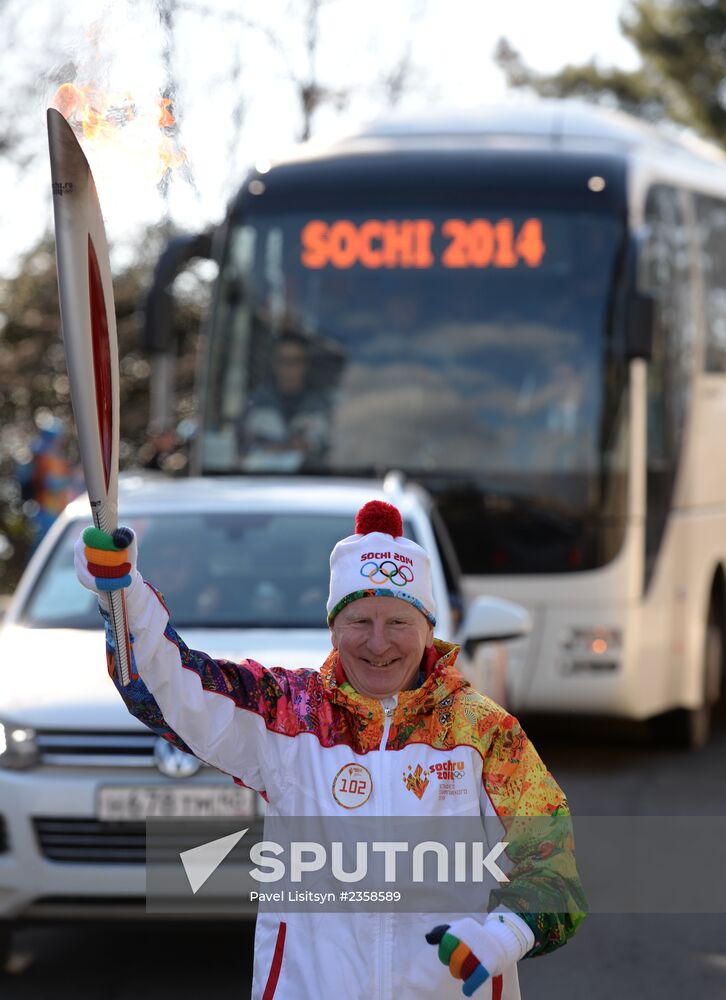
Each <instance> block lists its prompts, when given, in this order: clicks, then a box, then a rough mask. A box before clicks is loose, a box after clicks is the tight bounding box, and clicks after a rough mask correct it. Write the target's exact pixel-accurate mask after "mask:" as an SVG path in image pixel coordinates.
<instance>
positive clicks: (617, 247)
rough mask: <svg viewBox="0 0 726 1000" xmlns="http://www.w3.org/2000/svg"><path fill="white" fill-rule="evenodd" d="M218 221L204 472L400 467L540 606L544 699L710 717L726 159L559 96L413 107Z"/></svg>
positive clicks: (476, 554) (699, 721)
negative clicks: (492, 108)
mask: <svg viewBox="0 0 726 1000" xmlns="http://www.w3.org/2000/svg"><path fill="white" fill-rule="evenodd" d="M213 243H214V245H215V247H216V249H215V251H214V255H215V256H216V258H217V261H218V264H219V277H218V280H217V283H216V294H215V304H214V308H213V312H212V315H211V317H210V319H209V322H208V327H207V332H206V341H205V343H206V353H205V364H204V371H203V375H202V381H201V387H200V398H201V401H202V414H201V418H200V431H199V435H198V440H197V453H196V466H197V471H202V472H204V473H209V474H224V473H231V472H235V473H239V472H245V471H246V472H248V473H250V474H260V473H264V474H285V475H301V474H305V475H316V476H318V475H323V476H335V477H340V476H370V475H371V474H374V475H380V474H382V473H385V472H386V471H387V470H391V469H395V470H400V471H401V472H402V473H403V474H404V475H405V476H407V477H410V478H411V479H413V480H415V481H417V482H419V483H421V484H423V485H424V486H425V487H426V488H427V489H428V490H429V491H430V492H431V493H432V494H433V496H434V497H435V499H436V503H437V507H438V510H439V512H440V514H441V517H442V519H443V521H444V522H445V524H446V526H447V527H448V531H449V533H450V535H451V537H452V539H453V542H454V546H455V548H456V551H457V554H458V558H459V561H460V563H461V566H462V569H463V572H464V575H465V586H466V590H467V593H468V595H469V596H473V595H476V594H480V593H496V594H497V595H501V596H503V597H508V598H511V599H513V600H515V601H517V602H519V603H521V604H523V605H525V606H526V607H527V608H528V609H529V610H530V612H531V614H532V617H533V621H534V629H533V632H532V634H531V635H530V637H529V639H528V641H527V642H526V643H523V644H522V646H521V649H520V651H519V653H518V654H517V656H516V657H515V659H514V663H513V664H512V670H511V677H510V692H509V693H510V699H511V704H512V706H513V707H514V708H515V709H516V710H517V711H520V712H522V711H527V710H533V711H534V710H536V711H553V712H567V713H586V714H592V713H595V714H598V715H611V716H621V717H627V718H631V719H646V718H651V717H658V720H657V726H658V728H659V730H660V731H661V732H662V733H663V734H664V735H665V736H667V737H668V738H669V739H671V740H674V741H676V742H680V743H684V744H686V745H691V746H694V745H700V744H701V743H703V742H704V740H705V738H706V736H707V734H708V728H709V721H710V718H711V715H712V712H711V709H712V706H713V705H714V703H715V702H716V701H717V700H718V698H719V693H720V689H721V682H722V677H723V667H724V650H725V649H726V643H725V641H724V626H725V622H726V576H725V570H726V157H723V156H721V154H718V153H716V152H714V151H712V150H711V149H707V148H706V147H705V146H704V147H703V148H702V149H701V148H698V149H697V150H696V149H695V148H694V146H693V144H687V143H686V142H685V141H682V140H678V139H674V138H671V137H668V136H666V135H664V134H663V133H662V132H659V131H656V130H655V129H652V128H650V127H647V126H644V125H642V124H640V123H638V122H636V121H635V120H634V119H630V118H627V117H625V116H622V115H617V114H612V113H606V112H603V111H599V110H596V109H592V108H590V109H588V108H584V107H583V106H581V105H571V104H568V103H561V102H542V103H538V104H536V105H528V106H517V105H513V106H510V107H504V108H502V109H500V110H499V111H497V112H494V113H491V114H488V115H487V114H481V115H477V116H469V117H448V118H445V119H441V120H433V119H432V120H417V121H409V122H393V123H392V122H389V123H385V124H380V125H378V126H374V127H371V128H369V129H367V130H364V131H362V132H360V133H359V134H357V135H354V136H352V137H350V138H349V139H347V140H345V141H341V142H338V143H336V144H331V145H328V146H325V147H322V146H320V145H315V144H308V145H306V146H304V147H301V148H300V149H299V150H298V151H297V152H296V153H295V154H294V155H292V156H290V157H289V158H288V159H285V160H282V161H280V162H276V163H275V164H274V165H271V166H268V165H264V166H262V167H261V168H260V169H256V170H254V171H252V173H251V174H250V175H249V176H248V177H247V179H246V180H245V182H244V184H243V186H242V188H241V190H240V191H239V194H238V195H237V197H236V198H235V199H234V201H233V202H232V204H231V206H230V209H229V213H228V216H227V219H226V220H225V222H224V224H223V226H221V227H220V229H219V230H218V232H217V233H216V235H215V239H214V241H213ZM189 245H190V246H192V247H193V248H194V249H193V252H194V253H198V252H199V246H198V244H197V243H194V241H190V244H189ZM180 256H183V251H182V253H181V254H180V252H179V250H178V248H177V250H176V251H175V253H174V254H172V257H175V258H179V257H180ZM176 264H178V259H176V260H175V266H176ZM162 270H163V269H162ZM162 278H163V274H162ZM162 283H163V282H162ZM286 349H287V353H286ZM285 367H287V373H285V372H284V371H282V369H284V368H285ZM296 367H297V373H296V372H295V368H296ZM296 379H297V382H296ZM286 380H287V381H286ZM303 382H304V391H303V390H302V389H301V386H302V385H303ZM301 400H302V402H301ZM276 407H277V409H278V411H279V410H280V408H281V409H282V411H283V412H282V413H280V412H275V408H276ZM296 408H298V410H297V412H296ZM250 428H251V429H250ZM291 428H292V430H291Z"/></svg>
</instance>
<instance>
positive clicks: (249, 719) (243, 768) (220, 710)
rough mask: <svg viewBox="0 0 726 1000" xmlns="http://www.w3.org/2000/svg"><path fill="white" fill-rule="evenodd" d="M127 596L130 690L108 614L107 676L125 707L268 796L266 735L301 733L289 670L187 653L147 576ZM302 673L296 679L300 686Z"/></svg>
mask: <svg viewBox="0 0 726 1000" xmlns="http://www.w3.org/2000/svg"><path fill="white" fill-rule="evenodd" d="M127 594H128V597H127V610H128V615H129V632H130V635H131V643H132V647H131V648H132V657H133V661H134V663H133V666H134V669H135V671H136V672H137V674H138V677H137V678H136V679H133V680H132V681H131V683H130V684H128V685H126V686H121V684H120V683H119V682H118V678H117V677H116V669H115V666H116V664H115V650H114V646H113V634H112V632H111V629H110V627H109V625H108V616H107V615H104V617H106V619H107V627H106V642H107V656H108V665H109V673H110V674H111V676H112V677H113V679H114V682H115V683H116V686H117V688H118V691H119V693H120V695H121V697H122V698H123V700H124V702H125V703H126V707H127V708H128V710H129V711H130V712H131V714H132V715H134V716H135V717H136V718H137V719H139V720H140V721H141V722H143V723H144V725H146V726H148V727H149V728H150V729H152V730H153V731H154V732H156V733H158V734H159V735H160V736H163V737H164V738H165V739H167V740H169V741H170V742H171V743H174V744H175V745H176V746H178V747H179V748H180V749H182V750H185V751H186V752H187V753H192V754H194V755H195V756H197V757H199V758H200V760H204V761H206V762H207V763H209V764H212V765H213V766H214V767H216V768H219V769H220V770H221V771H225V772H226V773H228V774H231V775H232V776H234V777H235V778H237V779H239V780H240V781H241V782H242V783H244V784H245V785H248V786H249V787H251V788H255V789H257V790H258V791H265V790H266V786H267V782H266V780H265V771H266V770H267V767H266V764H267V765H269V754H268V753H267V752H266V751H267V746H268V740H267V734H268V732H269V731H270V730H274V731H277V732H283V733H289V734H290V735H292V734H293V733H294V732H295V731H296V730H298V729H299V728H300V721H299V719H298V716H297V713H296V712H295V711H293V706H292V702H293V700H294V699H293V697H292V696H291V692H290V689H289V676H288V674H289V672H288V671H284V670H268V669H266V668H265V667H263V666H261V665H260V664H259V663H255V662H254V661H252V660H245V661H243V662H242V663H232V662H229V661H226V660H215V659H212V657H210V656H208V655H207V654H206V653H203V652H199V651H197V650H192V649H189V648H188V647H187V646H186V644H185V643H184V642H183V641H182V639H181V638H180V637H179V636H178V635H177V633H176V632H175V631H174V629H173V628H172V626H171V625H170V624H169V612H168V610H167V608H166V606H165V604H164V602H163V599H162V598H161V595H159V594H157V592H156V591H155V590H154V589H153V588H152V587H150V586H149V585H148V584H146V583H145V582H144V581H143V579H141V578H139V579H138V581H135V582H134V584H133V586H132V587H131V588H129V590H128V591H127ZM304 674H305V672H302V676H300V675H297V676H299V682H300V683H302V682H304ZM310 674H311V675H313V674H315V672H314V671H310ZM298 701H299V698H298Z"/></svg>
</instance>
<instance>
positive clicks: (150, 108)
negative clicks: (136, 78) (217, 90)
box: [52, 83, 186, 181]
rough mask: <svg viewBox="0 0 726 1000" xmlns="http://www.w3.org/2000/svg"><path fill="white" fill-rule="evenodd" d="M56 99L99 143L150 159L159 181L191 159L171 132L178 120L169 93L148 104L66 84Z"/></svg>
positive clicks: (76, 124)
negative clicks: (187, 157)
mask: <svg viewBox="0 0 726 1000" xmlns="http://www.w3.org/2000/svg"><path fill="white" fill-rule="evenodd" d="M52 104H53V107H55V108H56V109H57V110H58V111H60V113H61V114H62V115H63V117H64V118H65V119H66V121H67V122H68V123H69V125H70V126H71V127H72V128H73V129H74V130H75V131H76V132H80V133H81V134H82V135H83V138H84V139H85V140H87V141H88V143H90V144H91V145H93V146H94V147H99V148H109V147H112V148H113V150H114V152H115V153H118V154H122V155H124V156H127V157H129V156H132V157H134V158H135V159H136V160H140V159H142V158H143V159H144V160H145V161H149V159H151V161H153V162H149V163H148V169H149V172H150V173H152V174H153V176H154V179H155V180H157V181H159V180H162V179H163V178H165V177H166V175H167V174H168V172H169V171H171V170H175V169H177V168H178V167H180V166H181V165H182V164H183V163H184V162H185V161H186V152H185V151H184V149H182V148H180V147H179V145H178V144H177V142H176V139H175V138H174V136H173V134H170V130H173V129H174V128H175V127H176V119H175V118H174V115H173V113H172V107H171V105H172V102H171V99H170V98H168V97H155V98H153V99H152V100H150V101H147V102H146V103H145V104H144V103H143V102H140V101H136V100H134V98H133V96H132V95H131V94H129V93H126V94H114V93H112V92H110V91H104V90H101V89H100V88H98V87H95V86H94V85H92V84H89V85H88V86H84V87H78V86H76V85H75V84H73V83H63V84H61V86H60V87H59V88H58V90H57V91H56V93H55V96H54V98H53V101H52ZM159 133H161V134H159ZM154 149H155V155H154ZM150 151H151V157H150Z"/></svg>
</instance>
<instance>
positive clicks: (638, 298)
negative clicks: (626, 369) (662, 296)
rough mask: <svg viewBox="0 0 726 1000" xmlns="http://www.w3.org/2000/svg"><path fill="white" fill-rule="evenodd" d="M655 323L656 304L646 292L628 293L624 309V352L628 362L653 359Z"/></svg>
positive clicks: (635, 291)
mask: <svg viewBox="0 0 726 1000" xmlns="http://www.w3.org/2000/svg"><path fill="white" fill-rule="evenodd" d="M656 322H657V303H656V301H655V297H654V296H653V295H651V294H650V293H648V292H640V291H638V290H637V289H636V288H632V289H630V291H629V292H628V297H627V302H626V309H625V352H626V355H627V358H628V360H629V361H630V360H632V359H633V358H642V359H643V360H644V361H650V359H651V358H652V357H653V340H654V337H655V326H656Z"/></svg>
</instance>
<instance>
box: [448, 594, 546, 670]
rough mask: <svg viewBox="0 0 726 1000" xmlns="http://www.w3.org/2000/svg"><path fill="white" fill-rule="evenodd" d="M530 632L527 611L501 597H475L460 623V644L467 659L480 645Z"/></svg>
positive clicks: (529, 618)
mask: <svg viewBox="0 0 726 1000" xmlns="http://www.w3.org/2000/svg"><path fill="white" fill-rule="evenodd" d="M531 629H532V619H531V617H530V615H529V612H528V611H527V610H526V609H525V608H523V607H522V606H521V604H515V603H514V602H513V601H505V600H504V599H503V598H501V597H476V598H475V599H474V600H473V601H472V602H471V604H470V605H469V607H468V608H467V609H466V612H465V614H464V620H463V622H462V624H461V629H460V635H461V645H462V646H463V647H464V651H465V652H466V653H467V655H469V656H471V655H472V653H473V650H474V647H475V646H476V645H477V644H478V643H480V642H502V641H504V640H505V639H518V638H520V637H521V636H523V635H527V633H528V632H530V631H531Z"/></svg>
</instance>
